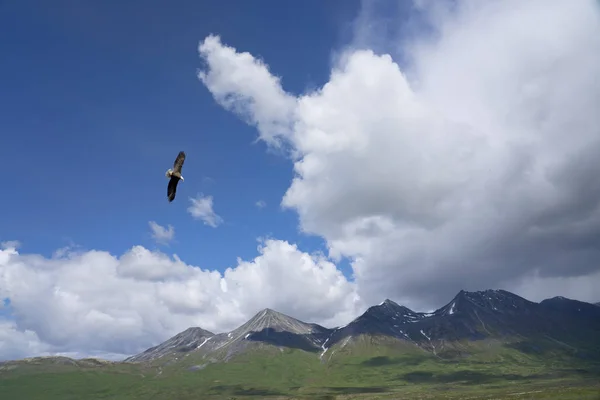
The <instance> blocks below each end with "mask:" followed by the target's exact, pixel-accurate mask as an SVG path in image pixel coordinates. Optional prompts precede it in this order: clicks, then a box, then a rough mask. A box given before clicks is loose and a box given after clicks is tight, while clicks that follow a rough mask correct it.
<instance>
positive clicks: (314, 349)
mask: <svg viewBox="0 0 600 400" xmlns="http://www.w3.org/2000/svg"><path fill="white" fill-rule="evenodd" d="M192 329H200V328H192ZM361 337H367V338H381V339H373V340H371V339H368V340H367V342H369V343H371V345H370V346H371V347H372V346H373V343H375V344H374V345H375V346H377V343H386V345H387V344H390V345H392V347H394V346H396V347H398V346H400V347H401V348H404V349H405V350H407V349H409V347H406V346H412V347H411V348H414V349H416V350H418V351H426V352H429V353H431V354H432V355H434V356H435V357H446V358H448V357H450V358H452V357H454V356H467V355H469V354H472V352H473V351H475V350H473V349H468V348H467V347H469V346H471V347H473V346H472V345H467V344H468V343H472V344H473V343H476V342H477V341H485V340H495V341H496V342H498V343H504V345H506V346H508V345H509V343H510V346H513V347H514V348H516V349H518V350H519V351H524V352H526V353H531V352H532V351H538V350H536V349H539V348H540V346H542V344H543V346H542V347H544V348H553V349H558V350H556V351H559V352H563V353H564V352H566V353H568V354H570V355H573V356H576V357H584V358H586V357H587V358H589V357H596V356H598V357H600V308H598V307H596V306H594V305H592V304H589V303H584V302H579V301H575V300H570V299H565V298H562V297H555V298H552V299H547V300H544V301H542V302H541V303H535V302H532V301H529V300H526V299H524V298H522V297H520V296H517V295H515V294H513V293H510V292H507V291H504V290H485V291H478V292H467V291H464V290H461V291H460V292H459V293H458V294H457V295H456V296H455V297H454V298H453V299H452V300H451V301H450V302H449V303H448V304H446V305H444V306H443V307H441V308H439V309H438V310H436V311H434V312H432V313H419V312H415V311H413V310H410V309H408V308H407V307H404V306H401V305H398V304H396V303H395V302H393V301H391V300H385V301H384V302H382V303H381V304H379V305H376V306H372V307H369V308H368V309H367V310H366V311H365V312H364V313H363V314H362V315H360V316H359V317H357V318H355V319H354V320H352V321H350V323H348V324H347V325H345V326H341V327H338V328H336V329H328V328H325V327H322V326H320V325H317V324H311V323H306V322H302V321H299V320H297V319H295V318H292V317H289V316H287V315H284V314H281V313H279V312H277V311H274V310H271V309H264V310H262V311H260V312H258V313H257V314H256V315H254V317H252V318H251V319H250V320H249V321H248V322H246V323H245V324H243V325H242V326H240V327H239V328H237V329H234V330H233V331H231V332H228V333H219V334H212V333H211V332H207V331H204V330H201V329H200V330H199V331H190V330H187V331H184V332H182V333H180V334H179V335H176V336H175V337H173V338H171V339H169V340H167V341H166V342H165V343H163V344H161V345H159V346H156V347H154V348H151V349H148V350H146V351H145V352H143V353H141V354H139V355H137V356H134V357H130V358H129V359H128V360H127V361H152V360H161V359H164V360H173V359H177V358H178V357H179V356H181V355H182V354H183V353H186V354H184V355H183V356H184V357H187V356H190V355H194V357H193V358H194V359H196V358H197V357H200V358H201V359H204V360H210V362H217V361H228V360H230V359H231V358H232V357H235V356H237V355H240V354H242V353H245V352H248V351H252V350H257V349H266V347H265V346H267V347H268V346H271V347H273V346H274V347H278V348H280V349H286V348H287V349H298V350H302V351H305V352H309V353H318V354H319V356H320V358H321V359H322V360H325V361H328V360H330V359H331V356H332V352H333V351H335V349H334V347H335V348H337V349H339V348H340V347H346V349H350V348H351V347H352V346H354V345H358V343H365V342H364V340H363V342H360V340H358V339H359V338H361ZM385 338H387V339H385ZM390 341H391V342H390ZM394 343H396V344H394ZM348 346H350V347H348ZM330 349H331V351H329V350H330ZM405 350H403V351H405ZM328 351H329V352H328ZM553 351H554V350H553ZM325 354H328V357H326V358H323V356H324V355H325ZM561 354H562V353H561ZM196 356H197V357H196ZM161 362H162V361H161Z"/></svg>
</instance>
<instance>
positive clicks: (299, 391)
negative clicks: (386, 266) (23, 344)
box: [0, 290, 600, 400]
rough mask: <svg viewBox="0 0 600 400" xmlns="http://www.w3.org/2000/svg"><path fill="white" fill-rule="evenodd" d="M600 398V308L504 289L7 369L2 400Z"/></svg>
mask: <svg viewBox="0 0 600 400" xmlns="http://www.w3.org/2000/svg"><path fill="white" fill-rule="evenodd" d="M598 393H600V307H599V306H598V304H591V303H585V302H581V301H577V300H572V299H567V298H564V297H553V298H550V299H546V300H543V301H541V302H539V303H536V302H532V301H529V300H526V299H524V298H522V297H520V296H517V295H515V294H513V293H510V292H507V291H504V290H485V291H478V292H467V291H460V292H459V293H458V294H457V295H456V296H454V298H453V299H452V300H451V301H450V302H448V303H447V304H446V305H444V306H443V307H441V308H439V309H438V310H435V311H433V312H430V313H423V312H416V311H413V310H411V309H409V308H407V307H405V306H402V305H399V304H397V303H395V302H393V301H391V300H385V301H383V302H382V303H380V304H378V305H375V306H372V307H369V308H368V309H367V310H366V311H365V312H364V313H363V314H362V315H360V316H358V317H357V318H355V319H354V320H352V321H349V323H348V324H346V325H344V326H339V327H335V328H326V327H323V326H321V325H318V324H314V323H308V322H303V321H300V320H298V319H296V318H293V317H290V316H287V315H285V314H282V313H280V312H277V311H275V310H272V309H269V308H266V309H264V310H261V311H259V312H257V313H256V314H255V315H254V316H253V317H252V318H251V319H250V320H249V321H247V322H246V323H244V324H243V325H241V326H240V327H238V328H236V329H234V330H232V331H231V332H223V333H213V332H210V331H208V330H205V329H203V328H201V327H190V328H188V329H186V330H184V331H183V332H180V333H178V334H177V335H175V336H173V337H172V338H170V339H168V340H166V341H165V342H163V343H160V344H158V345H157V346H154V347H151V348H149V349H147V350H146V351H143V352H142V353H140V354H137V355H134V356H132V357H129V358H127V359H125V360H124V361H120V362H109V361H102V360H97V359H79V360H74V359H70V358H67V357H34V358H29V359H22V360H15V361H6V362H0V398H7V399H9V398H10V399H12V398H14V399H21V398H23V399H45V400H54V399H55V400H59V399H60V400H63V399H66V398H72V399H75V398H77V399H79V398H85V399H105V398H115V399H148V398H152V399H155V400H159V399H173V398H177V399H181V400H186V399H190V400H191V399H198V398H202V399H223V398H249V397H254V398H256V397H258V398H272V399H316V398H320V399H347V398H350V397H348V396H358V397H356V398H361V399H367V398H374V397H375V398H380V399H384V398H385V399H398V398H428V399H436V398H444V399H462V398H471V399H479V398H481V399H483V398H486V399H487V398H490V396H492V397H493V398H498V399H509V398H510V399H514V398H522V397H520V396H527V395H529V394H532V395H534V396H536V397H535V398H540V399H542V398H543V399H556V400H558V399H561V400H562V399H565V398H573V399H575V398H577V399H584V398H589V399H592V398H597V395H598ZM594 396H596V397H594ZM353 398H354V397H353Z"/></svg>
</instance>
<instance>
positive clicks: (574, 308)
mask: <svg viewBox="0 0 600 400" xmlns="http://www.w3.org/2000/svg"><path fill="white" fill-rule="evenodd" d="M598 304H600V303H596V304H590V303H585V302H583V301H578V300H572V299H567V298H565V297H561V296H557V297H553V298H551V299H546V300H543V301H542V302H541V303H540V306H542V307H544V308H545V309H546V310H548V311H550V312H555V313H561V314H569V315H572V316H579V317H584V318H592V319H595V318H600V308H598V307H597V305H598Z"/></svg>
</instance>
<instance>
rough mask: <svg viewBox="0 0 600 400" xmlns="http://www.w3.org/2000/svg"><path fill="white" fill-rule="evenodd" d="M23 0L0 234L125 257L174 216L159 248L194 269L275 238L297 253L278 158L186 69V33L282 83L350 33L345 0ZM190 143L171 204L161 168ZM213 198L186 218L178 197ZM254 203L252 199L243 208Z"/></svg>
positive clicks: (6, 32)
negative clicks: (216, 41)
mask: <svg viewBox="0 0 600 400" xmlns="http://www.w3.org/2000/svg"><path fill="white" fill-rule="evenodd" d="M259 3H260V4H259V5H258V6H257V3H256V2H244V1H203V2H197V1H179V2H176V3H173V5H172V6H169V7H165V4H164V3H162V2H158V1H150V2H138V1H126V2H120V1H107V2H93V1H66V0H64V1H63V0H61V1H56V2H45V1H20V2H16V1H14V2H5V3H4V4H3V5H1V6H0V7H1V12H0V35H1V36H3V37H11V38H18V40H10V41H3V43H2V45H1V49H2V54H3V61H2V63H0V74H1V75H2V76H3V77H4V79H3V82H4V83H3V90H2V93H1V94H0V106H1V107H2V110H3V112H2V117H1V126H0V129H1V131H2V132H3V134H2V136H3V137H7V138H10V139H9V141H4V143H5V145H4V146H2V147H1V148H0V158H1V159H2V163H3V165H5V166H6V168H7V169H8V170H15V169H16V168H19V170H18V171H19V172H18V174H19V175H18V178H17V176H12V177H11V178H10V180H9V182H10V183H9V186H10V195H8V196H6V195H5V196H2V197H0V207H1V209H2V210H4V212H3V216H2V224H1V225H0V239H1V240H19V241H20V242H21V243H22V248H21V249H22V250H23V251H26V252H28V253H29V252H34V253H41V254H44V255H50V254H52V252H53V251H55V250H56V249H57V248H60V247H64V246H66V245H70V244H75V245H77V246H81V248H82V249H100V250H108V251H110V252H112V253H113V254H121V253H123V252H124V251H126V250H127V249H128V248H129V247H131V246H132V245H134V244H141V245H144V246H146V247H148V248H154V247H156V245H155V244H154V243H153V240H152V238H151V237H150V234H149V228H148V221H149V220H154V221H156V222H157V223H159V224H161V225H165V226H166V225H167V224H171V225H173V226H174V227H175V230H176V234H175V241H174V242H173V243H171V245H170V247H169V249H168V250H169V251H172V252H174V253H177V254H178V255H179V256H180V257H181V258H182V259H184V260H186V262H189V263H191V264H194V265H199V266H202V267H203V268H207V267H208V268H211V269H212V268H217V269H223V268H225V267H229V266H234V265H235V260H236V257H238V256H239V257H242V258H244V259H249V258H252V257H254V256H255V255H256V246H257V242H256V238H257V237H260V236H275V237H277V238H280V239H287V240H290V241H293V242H296V243H298V245H299V246H300V247H302V249H303V250H305V251H312V250H314V249H317V248H321V247H322V245H321V243H322V242H321V240H320V239H318V238H315V237H308V236H306V235H300V234H299V233H298V228H297V226H298V224H297V216H296V215H295V213H294V212H293V211H289V210H287V211H282V210H281V209H280V207H279V203H280V201H281V197H282V196H283V194H284V193H285V190H286V189H287V187H288V186H289V182H290V180H291V178H292V174H293V172H292V164H291V162H290V161H289V160H287V159H285V158H282V157H280V156H278V155H275V154H272V153H269V152H267V151H265V145H264V144H263V143H262V142H258V143H254V139H255V138H256V136H257V133H256V130H255V129H254V128H252V127H250V126H248V125H246V124H245V123H244V122H243V121H241V120H239V119H237V118H236V117H235V116H233V115H232V114H231V113H229V112H227V111H225V110H223V109H222V108H221V107H219V106H218V105H217V104H216V103H215V102H214V100H213V98H212V96H211V94H210V93H209V91H207V90H206V88H204V87H203V86H202V84H201V83H200V82H199V81H198V79H197V77H196V71H197V69H198V68H199V67H201V63H200V59H199V57H198V52H197V46H198V43H199V42H200V41H201V40H202V39H203V38H204V37H205V36H207V35H208V34H210V33H217V34H219V35H221V37H222V38H223V40H226V41H228V42H231V43H235V45H236V47H238V48H239V49H241V50H243V51H248V52H250V53H252V54H258V55H260V56H261V57H262V58H264V59H267V60H268V62H269V65H270V68H271V71H272V72H273V73H275V74H277V75H280V76H284V77H285V79H284V85H285V88H286V90H288V91H291V92H293V93H301V92H304V91H305V90H306V89H307V88H311V87H315V86H317V85H322V84H323V83H324V82H325V81H326V80H327V78H328V75H329V70H330V63H329V60H330V54H331V51H332V50H333V49H335V48H336V47H339V46H340V45H341V44H343V43H344V42H345V41H347V40H348V38H349V35H350V32H351V29H350V28H351V26H350V25H351V22H352V19H353V18H354V17H355V15H356V13H357V11H358V7H359V4H358V2H357V1H346V0H344V1H339V0H335V1H327V2H322V1H318V0H309V1H306V2H301V3H299V2H292V3H290V2H280V1H273V0H265V1H261V2H259ZM179 150H184V151H186V153H187V159H186V162H185V167H184V171H183V172H184V177H185V178H186V180H185V182H184V183H183V184H180V185H179V189H178V193H177V196H178V197H177V199H176V201H175V202H174V203H172V204H169V203H168V202H167V201H166V194H165V192H166V185H167V179H166V178H165V177H164V171H165V170H166V168H169V167H170V166H171V165H172V162H173V160H174V158H175V156H176V155H177V152H178V151H179ZM199 193H203V194H205V195H211V196H213V201H214V211H215V212H216V213H217V214H218V215H220V216H221V217H222V218H223V220H224V223H223V224H222V225H220V226H218V227H217V228H212V227H209V226H206V225H204V224H202V222H201V221H196V220H193V219H191V218H190V216H189V214H188V213H187V212H186V209H187V207H188V205H189V204H188V203H189V202H188V197H190V196H196V195H197V194H199ZM259 200H263V201H265V202H266V204H267V206H266V207H265V208H264V209H258V208H257V207H256V206H255V203H256V202H257V201H259Z"/></svg>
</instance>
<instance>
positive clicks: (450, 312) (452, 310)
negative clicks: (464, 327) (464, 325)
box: [448, 303, 456, 315]
mask: <svg viewBox="0 0 600 400" xmlns="http://www.w3.org/2000/svg"><path fill="white" fill-rule="evenodd" d="M455 305H456V303H452V306H451V307H450V311H449V312H448V315H452V314H454V306H455Z"/></svg>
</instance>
